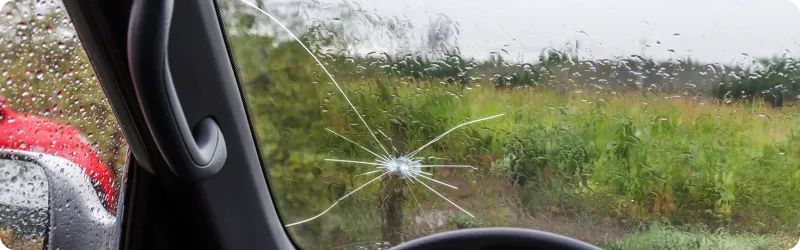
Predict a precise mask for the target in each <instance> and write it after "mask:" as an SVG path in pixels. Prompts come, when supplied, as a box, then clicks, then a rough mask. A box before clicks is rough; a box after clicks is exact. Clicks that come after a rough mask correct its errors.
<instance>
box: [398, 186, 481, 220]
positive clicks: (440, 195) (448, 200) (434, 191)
mask: <svg viewBox="0 0 800 250" xmlns="http://www.w3.org/2000/svg"><path fill="white" fill-rule="evenodd" d="M411 178H414V179H416V178H415V177H413V176H412V177H411ZM417 182H419V183H420V184H422V185H423V186H425V187H426V188H428V190H431V192H433V193H434V194H436V195H438V196H439V197H441V198H442V199H444V200H446V201H447V202H449V203H450V205H453V206H455V207H456V208H458V209H460V210H461V212H464V213H466V214H467V215H469V216H470V217H472V218H475V216H474V215H472V214H471V213H469V212H467V210H464V209H463V208H461V207H459V206H458V205H456V203H455V202H453V201H451V200H450V199H447V197H444V195H442V194H440V193H439V192H436V190H434V189H433V188H431V187H429V186H428V185H426V184H425V182H422V181H420V180H417Z"/></svg>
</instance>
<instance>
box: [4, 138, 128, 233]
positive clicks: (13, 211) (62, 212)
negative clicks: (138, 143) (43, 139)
mask: <svg viewBox="0 0 800 250" xmlns="http://www.w3.org/2000/svg"><path fill="white" fill-rule="evenodd" d="M116 225H117V223H116V217H115V216H114V215H112V214H111V213H109V212H108V211H106V209H105V208H104V206H103V203H102V200H101V199H100V197H99V196H98V192H97V191H96V190H95V188H94V186H93V185H92V183H91V180H90V179H89V177H88V176H87V174H86V173H84V172H83V170H82V169H81V168H80V167H79V166H78V165H76V164H75V163H73V162H71V161H69V160H67V159H64V158H61V157H58V156H54V155H48V154H42V153H37V152H29V151H20V150H9V149H0V228H5V229H6V230H8V229H10V230H11V231H12V232H10V233H8V234H19V235H16V236H15V237H16V238H24V239H26V240H30V241H32V242H37V241H41V242H42V244H43V245H44V246H46V248H47V249H108V248H111V247H112V246H114V245H116V243H117V242H116V239H117V237H116V234H115V233H114V232H115V231H116V229H117V228H116ZM0 236H2V235H0ZM4 243H5V244H6V245H7V246H8V242H5V241H4ZM0 247H2V246H0Z"/></svg>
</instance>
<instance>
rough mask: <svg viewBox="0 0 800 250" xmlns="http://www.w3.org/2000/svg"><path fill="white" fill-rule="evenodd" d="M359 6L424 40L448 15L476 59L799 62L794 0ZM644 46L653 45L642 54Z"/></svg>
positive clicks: (422, 1) (366, 1) (379, 1)
mask: <svg viewBox="0 0 800 250" xmlns="http://www.w3.org/2000/svg"><path fill="white" fill-rule="evenodd" d="M324 2H337V1H336V0H330V1H324ZM354 2H356V3H358V4H359V5H360V6H361V8H362V9H363V10H365V11H367V12H373V13H375V14H377V15H379V16H381V17H384V18H385V17H398V18H400V19H406V20H408V21H410V22H411V23H412V24H413V27H414V31H413V33H414V34H415V37H416V39H418V40H419V39H421V37H424V36H426V34H427V29H428V27H429V24H430V22H431V21H430V20H432V19H434V18H435V17H436V15H439V14H443V15H445V16H448V17H449V18H451V19H452V20H453V21H456V22H457V23H458V25H459V28H460V35H459V36H458V44H459V47H460V49H461V51H462V53H463V54H465V55H467V56H474V57H476V58H483V57H486V56H488V55H489V54H490V53H491V52H500V53H503V54H505V52H502V51H501V49H505V50H506V51H507V52H508V53H507V55H506V57H510V58H519V57H524V58H525V59H526V60H531V59H533V58H536V56H538V55H539V53H540V51H541V50H542V49H543V48H547V47H554V48H563V47H564V46H565V44H567V43H568V42H572V43H573V44H574V43H575V41H580V46H581V49H580V52H579V53H580V56H581V57H582V58H595V59H596V58H616V57H624V56H630V55H634V54H636V55H640V54H642V53H643V52H644V53H645V54H646V55H647V56H650V57H652V58H656V59H669V58H674V59H680V58H685V57H686V56H691V57H692V58H695V59H700V60H701V61H703V62H707V63H712V62H720V63H736V62H744V61H751V60H752V58H753V57H770V56H781V55H784V54H787V55H788V56H791V57H796V58H800V10H799V9H798V7H797V6H796V5H794V4H793V3H792V2H789V1H788V0H668V1H665V0H660V1H649V0H548V1H544V0H491V1H489V0H402V1H398V0H358V1H354ZM643 41H645V42H646V44H647V45H649V46H650V47H648V48H645V49H644V50H643V47H644V45H643ZM416 42H420V41H416ZM659 42H660V44H658V43H659ZM377 47H379V46H377ZM372 49H373V50H380V49H379V48H372ZM670 50H673V51H674V52H670ZM744 54H746V55H748V56H746V55H744Z"/></svg>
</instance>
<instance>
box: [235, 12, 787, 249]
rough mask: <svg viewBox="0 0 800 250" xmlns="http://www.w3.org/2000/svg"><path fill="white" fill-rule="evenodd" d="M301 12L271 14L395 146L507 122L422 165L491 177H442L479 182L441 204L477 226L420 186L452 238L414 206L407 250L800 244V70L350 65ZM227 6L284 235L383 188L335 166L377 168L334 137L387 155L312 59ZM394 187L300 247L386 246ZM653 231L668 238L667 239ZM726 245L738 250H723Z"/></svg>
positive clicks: (305, 230) (623, 63)
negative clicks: (456, 235)
mask: <svg viewBox="0 0 800 250" xmlns="http://www.w3.org/2000/svg"><path fill="white" fill-rule="evenodd" d="M303 4H307V3H303ZM303 4H299V5H302V6H300V7H298V6H294V7H286V6H284V7H286V8H274V10H275V12H274V13H271V14H274V15H278V16H279V17H278V18H279V19H280V20H283V21H285V22H287V23H288V24H289V25H288V26H290V27H291V29H292V30H293V31H294V32H295V34H299V36H300V38H301V40H303V41H304V43H305V44H307V45H309V47H311V48H312V50H314V51H315V54H316V55H317V56H318V57H320V58H321V60H322V61H323V63H324V64H325V66H326V67H327V68H328V69H329V70H330V71H331V72H332V73H333V74H334V76H335V78H336V80H337V81H338V82H339V84H340V85H341V86H342V88H343V89H344V91H345V92H346V93H347V96H348V97H349V98H350V100H352V102H353V104H354V105H355V106H356V107H357V108H358V109H359V112H360V113H361V114H362V116H363V118H364V119H365V120H366V121H367V122H368V123H369V124H370V126H372V127H373V130H375V132H376V133H377V134H376V136H378V137H379V138H381V140H382V143H383V144H384V145H387V146H388V145H392V146H394V147H395V148H397V149H398V150H399V152H407V151H411V150H413V149H415V148H416V147H419V146H420V145H422V144H423V143H425V142H427V141H428V140H430V139H432V138H434V137H436V136H438V135H439V134H441V133H442V132H444V131H445V130H447V129H449V128H451V127H453V126H455V125H458V124H460V123H463V122H465V121H468V120H472V119H477V118H482V117H487V116H491V115H495V114H499V113H507V115H506V116H504V117H502V118H498V119H495V120H490V121H486V122H482V123H478V124H474V125H470V126H467V127H464V128H461V129H459V130H457V131H455V132H453V133H452V134H450V135H448V136H447V137H445V138H444V139H443V140H441V141H440V142H437V143H436V144H434V145H432V146H431V147H429V148H428V149H426V150H424V151H423V153H422V154H424V155H425V156H436V157H440V158H443V159H442V160H437V161H439V162H443V163H446V164H470V165H473V166H476V167H478V168H479V170H478V171H473V172H470V171H440V172H435V175H436V176H437V177H441V178H443V179H445V180H452V181H456V179H460V180H468V181H466V184H464V186H466V187H467V188H465V189H467V190H468V191H460V190H459V191H458V192H450V191H445V192H444V193H445V194H446V195H447V196H448V197H451V198H454V199H455V200H458V201H457V203H459V204H461V205H463V207H465V208H466V209H467V210H470V211H471V212H474V213H475V215H476V217H477V218H471V217H466V216H463V215H457V213H456V212H457V210H455V209H453V208H452V207H448V206H447V204H444V203H443V202H442V200H440V199H439V198H438V197H435V196H434V195H433V194H431V193H430V192H428V191H427V190H425V189H424V188H419V187H418V186H410V187H409V188H410V189H411V190H412V192H413V193H414V194H415V195H416V197H415V198H416V199H418V200H419V202H420V204H421V205H420V206H421V207H424V208H426V209H425V211H427V212H429V216H433V215H432V214H436V213H439V214H446V215H444V217H446V219H445V220H447V221H448V222H447V223H436V221H437V220H435V219H430V218H429V217H425V216H428V215H424V214H421V213H419V209H418V207H417V204H416V203H415V201H414V200H411V199H407V200H406V201H405V202H406V206H405V208H404V209H405V210H406V211H405V214H406V218H405V220H406V223H405V229H404V230H405V234H406V239H411V238H414V237H419V236H422V235H425V234H429V233H431V232H432V231H442V230H449V229H455V228H466V227H475V226H519V227H528V228H538V229H544V230H549V231H556V232H559V233H564V234H567V235H569V236H573V237H576V238H579V239H583V240H587V241H590V242H592V243H595V244H608V245H606V246H608V247H610V248H612V249H652V248H653V247H655V246H665V245H664V244H672V243H675V244H678V245H676V246H686V247H688V246H695V245H692V244H699V245H697V246H702V247H706V248H708V249H729V248H730V246H732V245H726V244H734V245H736V244H739V245H736V246H739V247H742V248H752V247H755V248H754V249H758V247H765V248H772V247H776V246H777V245H780V246H783V245H786V244H790V243H793V242H792V241H791V240H789V241H786V240H785V237H786V236H787V235H789V237H790V238H793V237H795V236H796V235H797V234H798V233H800V231H799V230H798V227H800V214H798V213H797V211H800V169H798V166H800V141H798V139H799V138H798V136H800V123H798V117H797V112H798V109H797V108H796V107H795V104H796V102H797V96H798V95H799V94H800V93H799V92H798V91H800V86H799V85H798V77H800V68H798V62H797V61H796V60H794V59H791V58H769V59H763V60H760V61H758V62H757V63H756V64H753V65H752V66H750V67H747V68H742V67H740V66H731V65H722V64H701V63H699V62H698V61H697V60H696V59H693V58H686V59H683V60H670V61H655V60H652V59H647V58H644V57H641V56H631V57H629V58H625V59H619V60H603V59H596V60H581V59H580V58H579V57H577V56H576V55H575V53H574V52H573V51H574V50H575V49H573V48H569V47H566V48H561V49H554V48H548V49H544V50H542V53H541V56H540V57H539V59H538V60H537V61H532V62H512V61H508V60H506V59H504V58H503V57H502V56H501V54H500V53H498V54H494V56H492V57H490V58H487V59H474V58H466V57H463V56H461V55H460V53H459V51H458V48H457V47H445V48H438V49H435V50H433V52H434V53H399V54H396V55H390V54H385V53H383V54H375V53H370V54H365V55H362V54H355V53H350V52H348V51H347V50H346V46H347V44H346V42H343V40H345V41H346V38H343V37H346V34H343V33H337V32H341V30H340V29H339V30H337V29H336V28H335V26H326V24H325V23H323V22H312V23H306V22H303V21H302V20H300V19H301V16H302V15H301V11H297V10H302V9H303V8H304V7H307V6H306V5H303ZM220 6H221V9H222V10H223V19H224V20H225V28H226V30H227V32H228V39H229V43H230V46H231V51H232V53H233V54H234V62H235V63H236V65H237V68H238V74H239V79H240V83H241V85H242V89H243V91H244V95H245V99H246V100H247V106H248V109H249V112H250V115H251V117H252V126H253V127H254V128H255V132H256V134H257V137H258V142H259V147H260V149H261V152H262V155H263V159H262V160H263V161H264V163H265V164H266V169H267V170H268V172H269V178H270V186H271V188H272V191H273V194H274V195H275V196H274V197H275V198H276V199H277V205H278V207H279V211H280V212H281V214H282V216H283V218H284V222H287V223H289V222H295V221H299V220H302V219H305V218H308V217H311V216H313V215H315V214H317V213H318V212H320V211H322V210H324V209H326V208H327V207H328V206H329V205H330V204H332V203H333V202H334V201H336V200H337V199H338V198H339V197H342V196H343V195H344V194H345V193H346V192H348V191H349V190H352V189H354V188H356V187H358V186H360V185H361V184H362V183H364V182H365V181H367V180H369V179H370V178H369V177H354V175H356V174H359V173H363V172H367V171H369V169H370V168H369V167H365V166H360V165H345V164H333V163H331V162H326V161H323V159H325V158H339V159H354V160H366V161H369V159H371V158H372V157H371V156H370V155H369V154H368V153H365V152H364V151H363V150H361V149H360V148H358V147H357V146H356V145H354V144H352V143H349V142H347V141H344V140H343V139H341V138H338V137H336V136H335V135H333V134H331V133H328V132H326V131H325V129H331V130H333V131H336V132H338V133H341V134H342V135H344V136H347V137H348V138H351V139H353V140H354V141H356V142H358V143H361V144H363V145H364V146H366V147H368V148H370V149H373V150H378V151H379V147H378V145H377V143H375V142H374V140H373V139H372V138H371V136H370V135H368V133H366V129H365V128H364V127H363V125H362V124H361V123H360V121H359V120H358V118H357V117H356V115H355V114H354V112H353V111H352V110H351V109H350V107H349V106H348V104H347V103H346V102H345V100H344V98H343V97H342V96H341V94H340V93H339V92H338V91H337V90H336V88H335V87H334V86H333V84H332V82H331V81H330V80H329V79H328V78H327V76H326V75H324V72H323V71H322V69H321V68H320V67H319V66H318V65H316V63H315V62H314V61H313V58H311V56H309V55H308V53H307V52H306V51H305V50H304V49H303V48H302V47H301V46H300V45H299V44H297V43H296V42H295V41H292V40H290V39H287V37H286V36H285V34H283V33H281V32H283V31H281V30H279V29H277V28H276V27H277V26H275V24H274V23H272V21H271V20H269V19H267V18H266V17H265V16H262V15H261V14H258V13H257V12H255V11H254V10H252V9H250V8H249V7H247V6H245V5H241V4H238V2H235V1H232V2H227V1H226V2H222V3H221V4H220ZM317 7H319V6H317ZM281 10H288V11H281ZM357 11H358V10H351V11H342V12H343V13H353V12H357ZM386 20H391V19H388V18H387V19H386ZM383 25H386V27H389V28H392V27H396V26H394V25H395V23H391V22H390V23H383ZM265 27H272V29H269V28H265ZM330 27H334V28H330ZM437 27H438V26H437ZM387 29H388V28H387ZM265 30H269V32H265ZM390 30H391V29H390ZM428 44H436V43H428ZM434 47H435V46H434ZM354 54H355V55H354ZM456 182H457V181H456ZM383 185H384V183H379V184H376V185H371V186H368V187H367V188H365V189H364V191H361V192H358V193H356V194H355V195H354V196H351V198H348V199H346V200H344V201H342V202H340V203H339V205H337V207H335V208H333V209H332V210H331V211H330V212H329V213H327V214H326V215H325V216H322V217H320V218H318V219H316V220H314V221H311V222H308V223H306V224H303V225H300V226H297V227H293V228H290V230H289V231H290V232H291V233H292V234H293V236H294V237H295V240H297V241H298V242H299V243H300V245H301V246H304V247H311V248H328V247H333V246H352V244H350V243H353V242H356V243H358V242H365V241H366V242H373V241H378V242H380V241H381V239H382V236H381V235H380V232H381V230H380V228H381V215H380V209H381V208H380V206H379V201H380V200H381V197H380V196H379V194H380V190H381V188H382V186H383ZM459 187H461V186H459ZM498 193H499V194H500V196H503V195H507V196H513V197H514V198H509V199H505V197H504V198H503V199H504V200H505V203H504V201H501V200H495V199H496V198H497V197H498V196H496V195H494V194H498ZM493 195H494V196H493ZM492 196H493V197H492ZM509 200H511V202H508V201H509ZM514 200H516V202H514ZM504 204H505V205H504ZM509 204H511V205H509ZM509 206H510V207H509ZM501 210H502V211H501ZM505 210H513V211H519V212H503V211H505ZM443 211H447V212H443ZM528 218H530V221H529V220H528ZM537 218H566V219H567V220H570V221H575V223H574V224H571V225H573V226H574V227H581V226H584V225H588V227H590V228H594V229H597V230H608V231H606V234H605V236H601V237H594V236H591V235H580V234H571V233H573V232H574V231H572V229H559V228H558V227H556V226H553V227H549V226H548V225H547V224H536V223H534V222H533V221H538V220H539V219H537ZM431 221H433V223H434V224H435V225H434V228H433V229H431V230H428V229H426V227H428V225H426V224H427V223H429V222H431ZM653 222H659V223H661V224H662V225H663V224H666V225H668V227H669V229H668V230H667V229H664V230H662V229H661V227H658V230H660V231H655V229H654V228H653V227H652V225H653ZM609 228H613V230H612V229H609ZM559 230H561V231H559ZM719 230H723V231H724V232H727V233H725V234H724V235H723V234H719V233H718V232H720V231H719ZM634 232H640V233H634ZM673 232H678V233H673ZM667 234H668V235H669V237H666V236H664V237H661V236H658V235H662V236H663V235H667ZM708 235H713V236H708ZM731 235H733V236H731ZM753 235H757V236H753ZM750 236H753V237H756V238H752V239H753V240H750V239H751V238H748V237H750ZM697 237H700V238H703V237H705V238H706V239H707V240H709V242H712V243H709V242H704V241H702V240H701V241H697V239H698V238H697ZM730 237H733V238H735V240H730V242H733V243H725V244H717V243H713V242H723V241H726V242H727V241H729V239H731V238H730ZM737 237H743V239H746V240H740V239H739V238H737ZM782 237H783V238H782ZM665 242H666V243H665ZM737 242H739V243H737ZM787 242H790V243H787ZM346 243H347V244H346ZM708 244H711V245H710V246H707V245H708ZM776 244H777V245H776ZM656 248H658V247H656ZM678 248H682V247H678ZM734 248H735V247H734ZM676 249H677V248H676Z"/></svg>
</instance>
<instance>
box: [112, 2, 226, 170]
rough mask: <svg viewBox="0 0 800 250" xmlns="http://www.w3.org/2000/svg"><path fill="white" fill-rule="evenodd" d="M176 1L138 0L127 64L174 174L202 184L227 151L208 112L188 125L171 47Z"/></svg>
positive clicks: (130, 30)
mask: <svg viewBox="0 0 800 250" xmlns="http://www.w3.org/2000/svg"><path fill="white" fill-rule="evenodd" d="M174 5H175V4H174V0H135V1H134V3H133V9H132V11H131V16H130V19H129V20H130V22H129V24H128V48H127V49H128V51H127V54H128V63H129V67H130V73H131V77H132V79H133V83H134V84H133V85H134V89H135V91H136V97H137V99H138V102H139V106H140V107H141V109H142V112H143V115H144V117H145V122H146V124H147V127H148V129H149V131H150V133H152V136H153V138H154V140H155V143H156V146H157V147H158V150H159V152H161V155H162V156H163V158H164V159H165V160H166V162H167V165H169V168H170V170H171V171H172V172H173V173H174V174H175V175H176V176H178V177H179V178H182V179H185V180H189V181H199V180H203V179H206V178H209V177H211V176H213V175H214V174H216V173H217V172H219V170H220V169H221V168H222V166H223V165H224V164H225V159H226V158H227V149H226V147H225V138H224V137H223V135H222V130H220V127H219V125H218V123H217V121H216V120H214V117H213V116H212V115H211V114H209V115H208V116H206V117H205V118H203V119H201V120H200V121H199V122H198V123H197V124H195V125H194V127H193V129H192V128H191V127H190V126H189V124H188V122H187V120H186V116H185V115H184V112H183V106H181V102H180V100H179V99H178V95H177V93H176V92H175V86H174V84H173V81H172V74H171V73H170V69H169V63H168V58H167V48H168V46H167V45H168V43H169V30H170V23H171V22H172V13H173V7H174Z"/></svg>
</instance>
